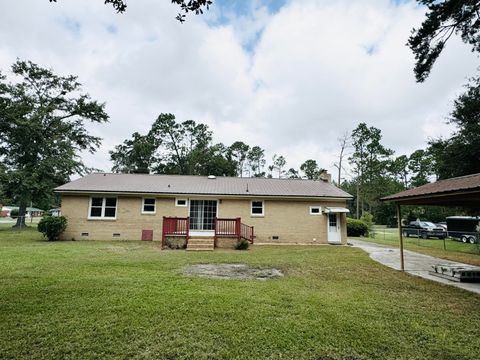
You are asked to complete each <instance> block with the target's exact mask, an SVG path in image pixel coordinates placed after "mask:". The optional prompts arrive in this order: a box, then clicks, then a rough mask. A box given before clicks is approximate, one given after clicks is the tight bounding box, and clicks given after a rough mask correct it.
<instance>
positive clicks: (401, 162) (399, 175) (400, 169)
mask: <svg viewBox="0 0 480 360" xmlns="http://www.w3.org/2000/svg"><path fill="white" fill-rule="evenodd" d="M408 165H409V158H408V156H407V155H400V156H398V157H396V158H395V159H393V160H392V161H391V162H390V164H388V169H389V171H390V173H392V175H393V177H394V178H395V179H397V180H398V181H400V182H401V183H402V184H403V186H404V188H405V189H408V188H409V186H410V171H409V166H408Z"/></svg>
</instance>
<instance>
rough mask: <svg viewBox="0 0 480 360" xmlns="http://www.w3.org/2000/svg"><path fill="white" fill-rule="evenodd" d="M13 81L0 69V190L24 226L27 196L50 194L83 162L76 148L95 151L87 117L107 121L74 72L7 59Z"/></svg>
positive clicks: (35, 198)
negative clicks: (15, 205)
mask: <svg viewBox="0 0 480 360" xmlns="http://www.w3.org/2000/svg"><path fill="white" fill-rule="evenodd" d="M12 73H13V75H14V77H15V80H16V81H15V82H7V81H6V79H5V76H2V75H1V74H0V159H1V161H2V163H3V164H4V167H5V172H4V177H5V179H6V183H4V184H3V186H4V191H5V192H6V193H7V194H10V195H11V197H12V198H13V199H14V200H15V201H16V202H18V204H19V208H20V209H19V218H18V219H17V224H16V226H19V227H21V226H24V224H25V217H24V216H25V212H26V207H27V204H29V203H30V201H41V200H42V199H45V198H46V197H51V196H52V190H53V188H54V187H56V186H58V185H60V184H62V183H65V182H66V181H68V179H69V177H70V176H71V175H73V174H83V173H85V172H86V171H88V168H87V167H86V166H85V164H84V163H83V161H82V159H81V157H80V152H82V151H88V152H90V153H94V152H95V151H96V149H97V148H98V146H99V145H100V140H101V139H100V138H98V137H95V136H92V135H90V134H89V133H88V131H87V129H86V128H85V123H86V122H93V123H103V122H106V121H108V115H107V114H106V113H105V105H104V104H101V103H98V102H97V101H93V100H91V99H90V96H89V95H88V94H85V93H82V92H81V84H80V83H79V82H78V81H77V77H75V76H58V75H55V74H54V73H53V71H52V70H49V69H45V68H42V67H40V66H38V65H36V64H34V63H32V62H30V61H20V60H17V62H15V63H14V64H13V65H12Z"/></svg>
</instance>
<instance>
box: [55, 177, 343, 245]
mask: <svg viewBox="0 0 480 360" xmlns="http://www.w3.org/2000/svg"><path fill="white" fill-rule="evenodd" d="M56 192H57V193H60V194H61V196H62V206H61V212H62V215H64V216H66V217H67V218H68V226H67V229H66V231H65V232H64V234H63V237H64V238H65V239H76V240H79V239H95V240H112V239H119V240H156V241H157V240H158V241H162V242H163V243H164V242H165V241H168V239H169V238H177V239H182V240H181V241H185V240H186V241H188V246H189V247H192V248H194V247H195V246H194V245H198V246H196V247H197V248H201V247H205V248H212V247H213V246H214V245H215V246H218V247H222V246H232V244H234V243H235V241H237V240H238V239H240V238H245V239H247V240H248V241H250V242H253V241H255V242H258V243H318V244H322V243H325V244H326V243H331V244H344V243H345V242H346V234H347V231H346V218H345V216H346V213H347V212H348V210H347V209H346V201H347V200H349V199H351V198H352V196H351V195H349V194H347V193H346V192H344V191H343V190H340V189H338V188H337V187H335V186H334V185H333V184H331V182H330V180H329V178H328V177H327V178H325V179H323V180H298V179H266V178H237V177H215V176H208V177H206V176H205V177H204V176H181V175H146V174H107V173H95V174H91V175H88V176H85V177H83V178H80V179H77V180H74V181H72V182H69V183H67V184H65V185H62V186H60V187H58V188H56Z"/></svg>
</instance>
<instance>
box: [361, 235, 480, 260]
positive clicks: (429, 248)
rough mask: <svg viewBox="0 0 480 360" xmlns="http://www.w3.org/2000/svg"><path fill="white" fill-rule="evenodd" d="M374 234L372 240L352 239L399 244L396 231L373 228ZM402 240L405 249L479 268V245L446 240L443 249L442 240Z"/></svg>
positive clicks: (407, 238)
mask: <svg viewBox="0 0 480 360" xmlns="http://www.w3.org/2000/svg"><path fill="white" fill-rule="evenodd" d="M374 234H375V235H374V238H372V237H369V238H363V237H362V238H352V239H359V240H364V241H369V242H374V243H377V244H383V245H389V246H392V247H398V246H399V244H400V239H399V235H398V229H392V228H382V227H374ZM403 240H404V246H405V248H406V249H409V250H413V251H417V252H420V253H423V254H426V255H431V256H436V257H439V258H443V259H447V260H452V261H459V262H464V263H467V264H472V265H478V266H480V244H469V243H468V244H464V243H462V242H461V241H456V240H451V239H447V240H445V248H444V243H443V240H438V239H421V238H420V239H419V238H417V237H404V238H403Z"/></svg>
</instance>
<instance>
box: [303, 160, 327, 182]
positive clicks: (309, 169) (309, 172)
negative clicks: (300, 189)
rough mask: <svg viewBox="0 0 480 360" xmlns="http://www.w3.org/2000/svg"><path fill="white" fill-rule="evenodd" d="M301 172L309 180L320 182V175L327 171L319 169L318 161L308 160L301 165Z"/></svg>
mask: <svg viewBox="0 0 480 360" xmlns="http://www.w3.org/2000/svg"><path fill="white" fill-rule="evenodd" d="M300 170H301V171H302V172H303V174H304V175H305V177H306V178H307V179H309V180H318V179H319V178H320V175H321V174H322V173H323V172H324V171H325V170H324V169H321V168H319V167H318V164H317V161H316V160H313V159H308V160H306V161H305V162H304V163H303V164H302V165H300Z"/></svg>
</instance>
